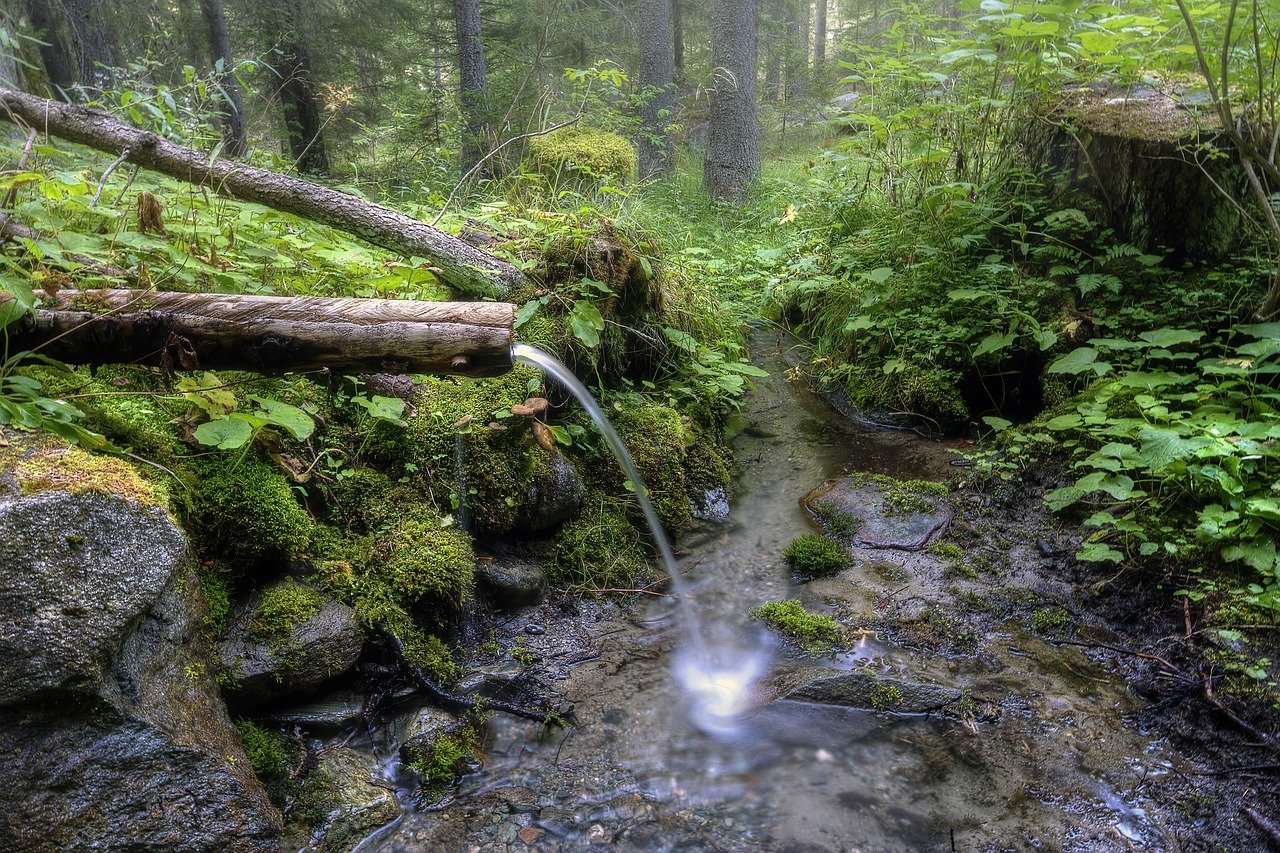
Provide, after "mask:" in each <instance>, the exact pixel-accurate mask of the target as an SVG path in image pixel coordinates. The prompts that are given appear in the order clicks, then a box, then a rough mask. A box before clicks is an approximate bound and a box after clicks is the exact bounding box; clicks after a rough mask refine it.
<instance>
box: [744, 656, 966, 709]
mask: <svg viewBox="0 0 1280 853" xmlns="http://www.w3.org/2000/svg"><path fill="white" fill-rule="evenodd" d="M760 690H761V693H762V695H763V696H765V697H768V700H769V701H772V700H777V699H790V700H792V701H798V702H813V703H816V704H820V705H840V706H842V707H846V708H866V709H870V710H877V711H896V712H898V713H902V714H922V713H925V712H927V711H937V710H940V709H942V708H945V707H946V706H948V705H950V704H952V703H953V702H955V701H957V700H958V699H959V698H960V693H961V692H960V691H959V690H957V689H956V688H954V687H945V686H943V685H940V684H921V683H917V682H913V681H904V680H902V679H897V678H886V677H884V676H879V675H872V674H870V673H865V672H850V671H846V670H838V669H829V668H827V667H820V666H795V667H781V668H779V669H776V670H774V671H773V672H772V673H770V674H769V676H768V677H767V678H766V679H764V681H763V682H762V683H761V685H760Z"/></svg>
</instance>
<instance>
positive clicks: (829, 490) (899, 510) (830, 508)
mask: <svg viewBox="0 0 1280 853" xmlns="http://www.w3.org/2000/svg"><path fill="white" fill-rule="evenodd" d="M801 505H802V506H804V508H805V509H806V510H808V511H809V512H810V513H812V514H813V515H814V516H816V517H818V518H827V519H839V522H838V523H839V525H840V528H841V531H847V532H843V533H842V534H841V538H842V539H844V540H845V541H848V542H850V543H851V544H853V545H856V546H859V547H863V548H886V549H894V550H900V551H918V550H920V549H922V548H924V547H925V546H927V545H928V544H929V543H930V542H932V541H933V540H934V539H936V538H937V537H938V536H940V535H941V534H942V533H943V532H944V531H945V530H946V529H947V527H948V526H949V525H950V524H951V519H952V517H953V513H952V510H951V507H949V506H948V505H947V502H946V501H945V500H944V499H943V498H942V497H940V496H936V495H928V494H917V493H915V492H913V491H912V489H911V487H910V485H909V484H899V483H896V481H886V482H877V481H876V480H872V479H869V478H864V477H859V476H850V477H837V478H836V479H834V480H828V481H827V482H825V483H823V484H822V485H821V486H819V487H818V488H816V489H814V490H813V491H812V492H810V493H809V494H807V495H805V496H804V498H803V500H802V501H801Z"/></svg>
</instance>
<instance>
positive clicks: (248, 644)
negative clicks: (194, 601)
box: [218, 593, 364, 708]
mask: <svg viewBox="0 0 1280 853" xmlns="http://www.w3.org/2000/svg"><path fill="white" fill-rule="evenodd" d="M261 603H262V593H258V594H256V595H253V596H251V597H250V598H249V599H248V600H247V601H245V602H243V603H241V604H240V605H238V606H237V607H236V608H235V609H234V610H233V611H232V613H231V617H230V620H229V623H228V628H227V639H225V640H223V641H222V642H221V643H219V644H218V657H219V658H220V659H221V661H222V665H223V666H224V667H225V668H226V670H227V672H228V673H229V674H230V676H231V679H232V682H231V684H230V685H229V686H228V687H227V688H226V690H225V695H226V697H227V701H228V702H231V703H232V704H234V705H236V706H238V707H240V708H253V707H258V706H261V705H264V704H267V703H268V702H271V701H273V700H278V699H283V698H291V699H298V698H303V697H306V696H308V695H310V694H312V693H314V692H315V690H316V688H318V687H319V686H320V685H321V684H323V683H324V682H325V681H327V680H329V679H330V678H333V677H335V676H338V675H342V674H343V673H345V672H347V671H348V670H350V669H351V668H352V667H354V666H355V664H356V662H357V661H358V660H359V658H360V650H361V647H362V646H363V642H364V637H363V634H362V632H361V629H360V625H359V623H358V622H357V621H356V616H355V613H354V612H353V611H352V609H351V608H350V607H347V606H346V605H345V604H341V603H339V602H337V601H334V600H332V599H326V600H325V601H324V603H323V605H321V607H320V609H319V611H318V612H316V613H315V614H314V615H312V616H311V617H309V618H307V619H305V620H303V621H301V622H299V623H298V624H296V625H294V626H293V627H292V628H291V629H289V630H288V633H287V634H286V635H285V636H281V637H273V638H262V637H259V636H257V635H255V634H254V632H253V630H252V625H253V619H254V615H255V614H256V613H257V611H258V607H259V605H260V604H261Z"/></svg>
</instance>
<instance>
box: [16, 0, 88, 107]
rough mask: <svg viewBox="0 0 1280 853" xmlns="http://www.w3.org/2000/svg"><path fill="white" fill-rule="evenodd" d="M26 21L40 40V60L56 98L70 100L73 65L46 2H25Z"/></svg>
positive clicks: (27, 0)
mask: <svg viewBox="0 0 1280 853" xmlns="http://www.w3.org/2000/svg"><path fill="white" fill-rule="evenodd" d="M26 9H27V19H28V20H30V21H31V28H32V30H33V31H34V35H35V37H36V38H38V39H40V41H41V44H40V59H41V62H42V63H43V64H44V71H45V73H46V74H48V75H49V82H50V83H51V84H52V85H53V91H54V93H55V94H56V95H57V97H59V98H61V99H62V100H64V101H70V100H71V95H70V92H71V86H72V85H73V84H74V83H75V82H76V78H75V70H74V69H75V65H74V63H73V61H72V58H71V54H70V52H69V51H68V50H67V45H66V42H64V41H63V39H62V35H61V34H60V33H59V32H58V28H57V26H56V24H55V22H54V19H53V16H52V15H50V14H49V13H50V8H49V3H48V2H47V0H26Z"/></svg>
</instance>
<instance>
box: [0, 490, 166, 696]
mask: <svg viewBox="0 0 1280 853" xmlns="http://www.w3.org/2000/svg"><path fill="white" fill-rule="evenodd" d="M184 547H185V546H184V544H183V539H182V533H181V532H180V531H179V530H178V528H177V527H176V526H175V525H174V523H173V522H172V521H171V520H170V519H169V517H168V516H167V515H166V514H165V513H164V512H163V511H162V510H160V509H158V508H151V509H143V508H140V507H138V506H136V505H133V504H131V503H130V502H128V501H125V500H123V499H120V498H116V497H110V496H107V495H100V494H95V493H84V494H79V495H71V494H68V493H66V492H45V493H41V494H36V495H32V496H30V497H25V498H22V499H19V500H11V501H5V502H3V503H0V706H4V705H13V704H16V703H18V702H24V701H27V700H30V699H32V698H34V697H36V696H38V695H40V694H41V693H43V692H46V691H50V690H55V689H81V688H83V689H86V690H89V691H92V690H93V689H94V688H93V682H94V681H96V680H98V679H99V678H100V677H101V674H102V665H103V663H104V662H105V661H107V660H108V659H110V658H111V657H112V656H113V655H114V654H115V653H116V652H117V651H118V650H119V649H120V646H121V644H122V643H123V642H124V638H125V636H126V634H127V633H128V632H129V630H130V629H131V628H132V627H133V625H134V624H135V623H136V621H137V619H138V617H139V616H140V615H141V614H142V613H143V612H144V611H146V609H147V608H148V607H149V606H150V605H151V604H152V602H154V601H155V600H156V598H157V597H158V596H159V595H160V593H161V591H162V590H164V588H165V586H166V585H167V584H168V583H169V580H170V578H171V577H172V576H173V574H174V572H175V571H176V570H177V568H178V565H179V563H180V562H181V560H182V557H183V552H184Z"/></svg>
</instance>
